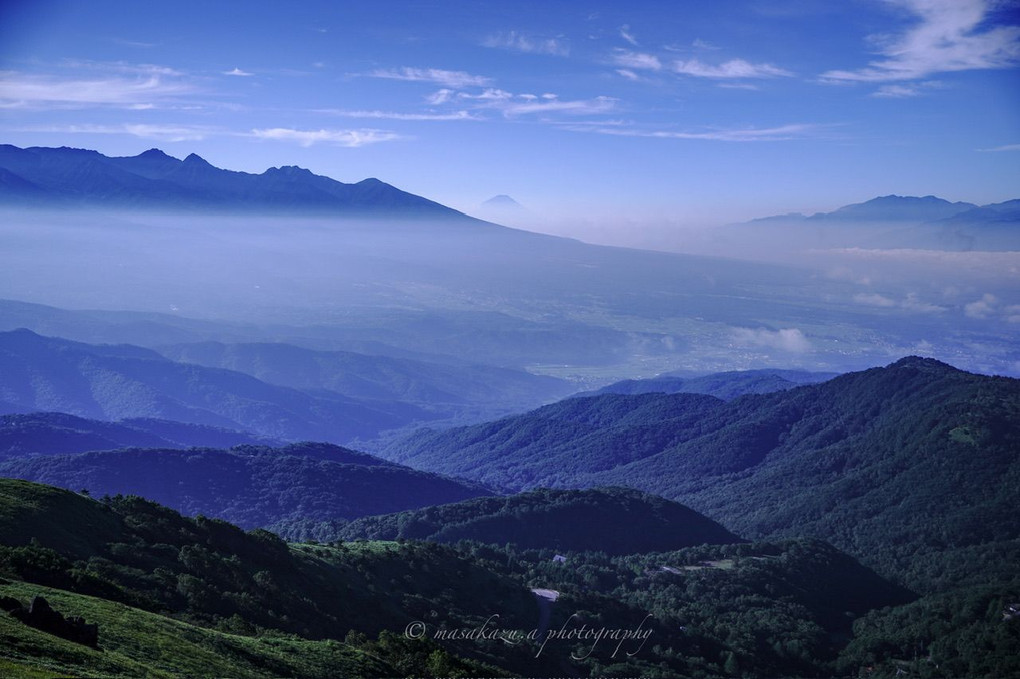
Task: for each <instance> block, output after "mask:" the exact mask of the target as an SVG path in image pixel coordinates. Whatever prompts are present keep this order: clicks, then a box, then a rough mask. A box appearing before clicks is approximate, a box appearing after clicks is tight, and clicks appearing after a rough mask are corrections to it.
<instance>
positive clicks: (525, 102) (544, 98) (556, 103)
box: [457, 88, 617, 118]
mask: <svg viewBox="0 0 1020 679" xmlns="http://www.w3.org/2000/svg"><path fill="white" fill-rule="evenodd" d="M457 96H458V97H459V98H460V99H462V100H465V101H469V102H472V103H473V105H474V106H475V107H477V108H480V109H492V110H496V111H499V112H501V113H502V114H503V115H504V116H506V117H508V118H510V117H514V116H520V115H528V114H534V113H566V114H570V115H584V114H596V113H606V112H608V111H611V110H613V108H614V107H615V106H616V101H617V100H616V99H614V98H612V97H605V96H602V97H595V98H594V99H574V100H567V99H560V98H559V97H558V96H557V95H555V94H550V93H546V94H542V95H541V96H538V95H535V94H513V93H511V92H507V91H506V90H500V89H493V88H489V89H487V90H485V91H484V92H482V93H481V94H466V93H463V92H461V93H459V94H458V95H457Z"/></svg>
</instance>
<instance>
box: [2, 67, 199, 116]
mask: <svg viewBox="0 0 1020 679" xmlns="http://www.w3.org/2000/svg"><path fill="white" fill-rule="evenodd" d="M193 90H194V88H193V87H192V86H191V85H189V84H188V83H186V82H184V81H183V80H180V79H177V78H175V77H172V76H171V75H169V74H161V73H158V72H154V71H146V72H144V74H143V75H138V76H136V77H123V76H120V75H108V76H104V77H96V78H74V77H62V76H55V75H36V74H31V75H30V74H24V73H17V72H11V71H7V72H0V106H2V107H4V108H88V107H94V106H119V107H129V108H130V107H137V106H138V105H140V104H142V105H144V104H151V103H152V102H153V101H158V100H160V99H166V98H169V97H176V96H179V95H182V94H186V93H189V92H192V91H193Z"/></svg>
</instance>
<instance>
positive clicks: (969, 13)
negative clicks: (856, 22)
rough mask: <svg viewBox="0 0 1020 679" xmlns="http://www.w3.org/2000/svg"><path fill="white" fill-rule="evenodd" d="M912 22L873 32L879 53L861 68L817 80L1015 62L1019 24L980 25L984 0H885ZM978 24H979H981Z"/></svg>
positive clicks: (905, 76)
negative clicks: (891, 32)
mask: <svg viewBox="0 0 1020 679" xmlns="http://www.w3.org/2000/svg"><path fill="white" fill-rule="evenodd" d="M886 2H887V3H888V4H890V5H893V6H894V7H898V8H902V9H905V10H907V11H908V12H911V13H912V14H914V15H915V16H916V17H917V19H918V22H917V23H916V24H915V25H914V26H913V27H912V28H910V29H909V30H907V31H906V32H904V33H903V34H901V35H896V36H891V37H889V36H874V37H873V38H872V41H873V42H875V43H877V44H878V45H879V53H880V54H881V55H882V56H883V57H885V58H883V59H878V60H874V61H871V62H869V64H868V66H867V67H865V68H861V69H857V70H852V71H844V70H833V71H827V72H826V73H823V74H822V78H823V80H828V81H851V82H888V81H897V80H917V79H919V78H924V77H925V76H928V75H930V74H932V73H943V72H952V71H966V70H972V69H990V68H1008V67H1012V66H1015V65H1017V63H1020V26H994V27H984V22H985V19H986V18H987V15H988V11H989V9H990V6H991V3H990V2H988V0H886ZM982 29H983V30H982Z"/></svg>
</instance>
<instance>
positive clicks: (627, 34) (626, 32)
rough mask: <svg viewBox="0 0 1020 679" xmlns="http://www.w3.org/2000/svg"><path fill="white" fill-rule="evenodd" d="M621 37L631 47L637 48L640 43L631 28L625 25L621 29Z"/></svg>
mask: <svg viewBox="0 0 1020 679" xmlns="http://www.w3.org/2000/svg"><path fill="white" fill-rule="evenodd" d="M620 37H621V38H623V39H624V40H626V41H627V42H629V43H630V44H631V45H634V46H635V47H637V45H638V41H637V38H635V37H634V34H633V33H631V31H630V26H627V25H626V24H624V25H623V26H621V27H620Z"/></svg>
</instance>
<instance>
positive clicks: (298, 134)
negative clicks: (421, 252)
mask: <svg viewBox="0 0 1020 679" xmlns="http://www.w3.org/2000/svg"><path fill="white" fill-rule="evenodd" d="M251 136H253V137H256V138H258V139H272V140H275V141H292V142H297V143H298V144H300V145H301V146H306V147H307V146H312V145H314V144H319V143H327V144H334V145H336V146H345V147H347V148H357V147H359V146H367V145H369V144H378V143H380V142H384V141H393V140H394V139H400V135H398V134H397V133H395V132H387V131H385V130H372V129H360V130H295V129H290V128H285V127H273V128H268V129H254V130H252V131H251Z"/></svg>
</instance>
